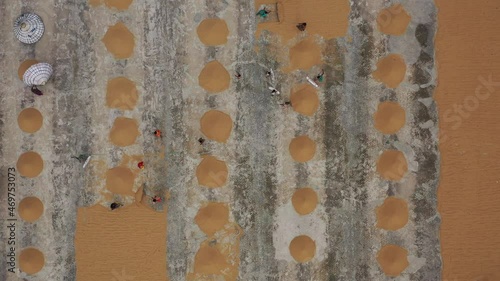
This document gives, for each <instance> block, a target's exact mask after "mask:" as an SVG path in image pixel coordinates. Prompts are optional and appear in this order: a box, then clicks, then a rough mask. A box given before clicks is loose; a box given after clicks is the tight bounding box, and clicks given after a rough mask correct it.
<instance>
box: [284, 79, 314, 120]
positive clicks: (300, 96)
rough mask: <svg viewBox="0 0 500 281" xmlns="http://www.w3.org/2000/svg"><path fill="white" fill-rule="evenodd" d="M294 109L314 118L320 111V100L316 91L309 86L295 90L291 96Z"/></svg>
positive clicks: (301, 86)
mask: <svg viewBox="0 0 500 281" xmlns="http://www.w3.org/2000/svg"><path fill="white" fill-rule="evenodd" d="M290 101H291V103H292V107H293V109H294V110H295V111H296V112H298V113H300V114H303V115H306V116H312V115H314V113H315V112H316V111H317V110H318V107H319V98H318V94H317V93H316V89H315V88H314V87H313V86H311V85H308V84H302V85H299V86H298V87H296V88H294V89H293V92H292V94H291V96H290Z"/></svg>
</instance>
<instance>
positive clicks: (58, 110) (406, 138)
mask: <svg viewBox="0 0 500 281" xmlns="http://www.w3.org/2000/svg"><path fill="white" fill-rule="evenodd" d="M385 2H386V1H382V0H378V1H354V2H353V3H351V13H350V16H349V27H348V31H347V35H346V36H344V37H339V38H336V39H331V40H324V39H321V38H317V37H315V38H316V39H315V40H317V41H318V42H320V43H321V46H322V48H323V50H324V51H323V65H322V66H318V67H316V69H315V70H318V69H320V68H323V69H324V70H325V73H326V79H325V83H324V84H322V85H321V88H320V89H319V90H318V96H319V100H320V105H319V108H318V110H317V112H316V113H315V114H314V115H313V116H312V117H308V116H303V115H300V114H297V113H296V112H294V111H293V110H292V109H283V108H281V107H280V106H279V105H278V103H279V102H282V101H283V100H286V99H287V97H288V96H289V93H290V89H291V88H292V87H293V85H295V84H298V83H305V82H306V81H305V79H304V78H305V76H306V75H311V73H310V72H306V71H304V72H301V71H294V72H291V73H283V72H280V71H277V83H278V85H280V87H281V91H282V96H283V97H276V96H274V97H273V96H271V95H270V94H269V90H268V85H267V83H266V78H265V72H266V71H267V70H268V68H269V67H272V68H273V69H275V70H276V69H281V68H282V67H283V65H281V64H282V63H283V61H282V60H281V58H282V57H283V53H285V54H286V53H287V52H288V49H287V48H289V47H290V46H288V45H286V44H285V45H283V46H284V47H283V46H281V45H279V44H276V43H277V42H279V38H278V37H277V36H274V35H270V34H269V33H266V32H265V31H264V32H263V37H262V38H261V39H260V40H255V39H254V31H255V29H256V20H255V9H254V6H253V3H252V2H251V1H206V3H205V2H193V1H180V0H172V1H160V0H156V1H139V0H135V1H133V3H132V5H131V6H130V8H129V9H128V10H126V11H123V12H119V11H117V10H112V9H107V8H105V7H104V6H98V7H90V6H89V4H88V3H86V2H85V1H68V0H47V1H44V2H43V3H42V2H41V1H28V0H24V1H15V2H12V3H10V2H8V3H7V1H2V2H1V3H0V14H1V15H2V17H1V18H0V21H1V25H0V26H1V27H0V58H1V59H0V71H1V73H0V77H1V78H0V86H1V88H2V95H0V116H1V122H0V126H1V127H0V134H1V138H0V139H1V150H0V155H1V156H2V157H1V162H0V167H1V169H2V173H1V174H2V187H3V186H6V185H7V184H5V185H4V183H7V178H6V177H5V175H6V173H7V169H8V168H9V167H15V166H16V162H17V160H18V157H19V156H20V155H21V154H22V153H24V152H25V151H30V150H34V151H36V152H37V153H39V154H40V155H41V157H42V159H43V161H44V169H43V172H42V173H41V174H40V175H39V176H38V177H35V178H25V177H21V175H20V174H19V173H17V179H16V185H17V186H18V189H17V191H16V198H17V199H18V200H17V202H18V203H19V201H20V199H22V198H24V197H27V196H36V197H38V198H40V200H41V201H42V202H43V204H44V206H45V210H44V214H43V215H42V217H41V218H40V219H39V220H38V221H36V222H35V223H28V222H24V221H22V220H21V219H19V220H18V222H17V234H16V239H17V248H18V253H17V254H18V257H19V254H20V251H19V250H20V249H22V248H25V247H35V248H37V249H39V250H40V251H41V252H43V254H44V256H45V267H44V268H43V269H42V270H41V271H40V272H39V273H37V274H35V275H33V276H28V275H26V273H23V272H17V273H16V274H12V273H9V272H7V271H6V268H5V267H4V266H3V265H4V264H5V259H6V257H5V256H4V255H2V256H1V257H0V263H1V264H2V267H1V268H0V280H9V281H12V280H75V279H76V275H77V266H79V265H77V264H76V263H75V246H74V236H75V230H76V218H77V210H78V207H86V206H92V205H94V204H105V203H109V202H110V200H111V199H110V198H109V195H107V194H106V193H105V192H104V190H105V180H103V178H102V175H101V173H102V171H103V170H106V169H110V168H112V167H114V166H116V165H118V163H121V162H122V160H123V158H124V157H125V155H143V156H144V161H145V163H146V165H148V163H153V162H154V163H155V164H154V165H152V164H150V166H147V167H146V169H145V170H144V172H142V173H141V175H140V176H138V181H137V182H142V183H145V186H146V193H149V194H151V193H152V192H157V193H158V192H162V191H168V193H169V195H170V198H169V199H168V201H167V202H166V206H168V215H167V221H168V227H167V230H166V232H167V238H166V239H167V249H168V250H167V257H166V258H167V264H166V265H165V270H167V271H168V276H169V278H170V280H185V279H186V278H187V276H188V274H189V273H190V272H192V271H193V270H192V267H193V259H194V256H195V254H196V252H197V251H198V248H199V247H200V243H201V242H203V241H204V239H205V238H203V237H204V234H203V233H202V232H201V231H200V230H199V228H198V226H197V225H196V224H195V221H194V217H195V216H196V214H197V212H198V209H199V208H200V206H201V205H202V204H203V203H204V202H206V201H218V202H225V203H228V204H229V207H230V213H231V220H232V221H234V222H236V223H237V224H238V225H239V226H240V227H241V229H242V232H243V235H242V236H241V238H240V245H239V250H240V252H239V259H240V264H239V267H238V280H287V281H288V280H390V279H391V278H390V277H388V276H386V275H385V274H384V272H383V271H382V270H381V268H380V266H379V263H378V262H377V255H379V254H380V253H379V250H380V249H381V248H382V247H384V246H386V245H388V244H395V245H398V246H400V247H402V248H404V249H406V250H407V251H408V257H407V259H408V263H409V265H408V267H406V268H405V267H403V269H404V271H403V272H402V273H401V274H400V275H399V277H397V279H398V280H438V279H440V276H441V259H440V248H439V239H438V227H439V223H440V219H439V215H438V214H437V211H436V188H437V184H438V176H439V169H438V167H439V154H438V151H437V137H438V131H437V111H436V107H435V104H434V101H433V99H432V94H433V91H434V87H435V83H436V82H435V81H436V74H435V63H434V49H433V45H434V43H433V38H434V33H435V29H436V10H435V7H434V4H433V1H431V0H425V1H424V0H419V1H402V4H403V6H404V8H405V9H406V11H407V12H408V14H410V15H411V22H410V24H409V25H408V28H407V29H406V32H405V33H404V34H403V35H401V36H388V35H386V34H383V33H381V32H380V31H378V30H377V15H378V13H379V12H380V11H381V10H382V9H383V8H385V7H388V6H389V4H387V3H385ZM27 11H33V12H36V13H37V14H39V15H40V16H41V17H42V18H43V20H44V22H45V26H46V31H45V34H44V37H43V38H42V40H41V41H40V42H38V43H37V44H36V45H34V46H23V45H21V44H20V43H19V42H18V41H17V40H16V39H15V38H14V36H13V34H12V31H11V29H12V23H13V22H14V20H15V19H16V18H17V17H18V16H19V15H20V14H21V13H22V12H27ZM210 17H219V18H222V19H224V20H225V21H226V23H227V25H228V27H229V30H230V35H229V38H228V42H227V43H226V44H225V45H223V46H221V47H207V46H205V45H203V44H202V43H201V42H200V41H199V39H198V37H197V35H196V27H197V26H198V24H199V23H200V22H201V21H202V20H203V19H205V18H210ZM117 21H122V22H124V23H125V25H126V26H127V27H128V29H129V30H130V31H131V33H132V34H133V35H134V37H135V48H134V51H133V52H134V53H133V55H132V57H131V58H129V59H125V60H123V59H122V60H116V59H115V58H113V56H112V55H111V54H110V53H109V52H108V51H107V50H106V48H105V46H104V44H103V42H102V41H101V39H102V38H103V36H104V34H105V33H106V30H107V29H108V26H112V25H114V24H115V23H116V22H117ZM255 45H257V46H258V47H259V51H258V52H256V50H255V48H254V47H255ZM280 46H281V47H280ZM390 53H396V54H399V55H400V56H401V57H402V58H404V62H405V64H406V75H405V76H404V80H403V81H402V83H401V84H399V86H398V87H397V88H396V89H390V88H388V87H386V86H384V84H383V83H380V82H378V81H377V80H375V79H374V76H372V72H373V71H374V70H375V69H376V68H377V62H379V60H380V59H382V58H383V57H385V56H387V55H388V54H390ZM31 58H36V59H37V60H39V61H44V62H49V63H51V64H52V65H53V66H54V77H53V79H52V80H51V81H50V82H49V83H48V85H47V86H45V87H44V88H43V89H44V91H45V95H44V96H42V97H38V96H34V95H33V94H31V93H30V92H29V89H27V88H26V87H24V86H23V84H22V82H21V81H20V80H19V79H18V77H17V69H18V66H19V65H20V63H21V62H23V61H24V60H26V59H31ZM214 59H217V60H218V61H219V62H221V63H222V64H223V65H224V66H225V68H226V69H227V70H228V71H229V73H230V75H231V78H232V79H231V80H232V81H231V83H230V88H229V90H226V91H223V92H222V93H221V94H219V95H209V94H207V93H206V91H205V90H203V89H202V88H201V87H200V86H199V85H198V75H199V73H200V71H201V70H202V68H203V65H204V64H206V63H207V62H209V61H212V60H214ZM389 68H390V67H389ZM236 70H238V71H239V72H240V73H241V75H242V78H241V79H239V80H238V79H235V78H233V75H234V73H235V71H236ZM390 72H391V71H390V70H389V74H387V75H389V76H390V77H389V78H390V79H393V78H394V77H393V76H392V74H391V73H390ZM116 76H126V77H127V78H129V79H130V80H132V81H134V82H135V83H136V84H137V88H138V92H139V100H138V102H137V106H135V107H134V108H133V109H132V110H129V111H121V110H118V109H109V108H108V107H107V106H106V103H105V101H106V90H105V89H106V84H107V81H108V79H111V78H114V77H116ZM396 76H397V75H396ZM396 80H397V78H396ZM389 83H391V82H389ZM283 98H284V99H283ZM383 101H397V102H398V103H399V104H400V105H401V107H402V108H404V110H405V113H406V123H405V126H404V127H403V128H402V129H401V130H399V131H398V132H397V134H393V135H383V134H382V133H380V132H379V131H378V130H376V129H375V127H374V121H373V118H372V116H373V114H374V113H375V112H376V110H377V107H378V105H379V103H380V102H383ZM27 107H36V108H37V109H38V110H40V112H42V114H43V117H44V123H43V127H42V129H41V130H40V131H38V132H36V133H35V134H26V133H23V132H22V131H21V130H20V129H19V127H18V124H17V121H16V120H17V116H18V114H19V113H20V112H21V110H22V109H24V108H27ZM209 109H217V110H221V111H224V112H226V113H227V114H229V115H230V116H231V118H232V120H233V130H232V132H231V136H230V138H229V139H228V141H227V142H226V143H224V144H221V143H217V142H214V141H207V143H206V144H205V145H204V146H203V148H201V147H200V145H199V144H198V142H197V139H198V138H199V137H201V136H202V133H201V132H200V130H199V120H200V118H201V117H202V115H203V114H204V113H205V112H206V111H207V110H209ZM118 116H125V117H131V118H135V119H136V120H138V122H139V132H140V133H141V135H140V136H139V137H138V138H137V140H136V143H135V144H134V145H132V146H128V147H125V148H122V147H117V146H114V145H113V144H111V143H110V142H109V141H108V140H109V132H110V129H111V127H112V125H113V121H114V119H115V118H116V117H118ZM157 128H159V129H161V130H162V131H163V132H164V137H163V138H162V139H161V143H158V140H157V139H156V138H154V136H152V131H153V130H155V129H157ZM300 135H308V136H309V137H310V138H311V139H313V140H314V142H315V143H316V153H315V156H314V158H313V159H312V160H310V161H308V162H306V163H297V162H294V161H293V159H292V158H291V157H290V153H289V151H288V146H289V143H290V141H291V140H292V139H293V138H294V137H296V136H300ZM162 148H165V158H164V161H158V160H157V159H158V154H161V151H162ZM389 149H395V150H399V151H401V152H402V153H403V155H404V157H405V159H406V166H407V169H408V172H406V173H401V169H402V168H401V167H400V166H398V165H397V164H400V162H398V161H395V162H394V163H392V162H391V161H389V163H386V165H383V166H384V167H386V168H379V170H378V171H377V167H376V166H377V165H376V163H377V160H378V159H379V156H380V155H381V154H382V152H383V151H384V150H389ZM86 152H90V153H94V154H99V155H96V156H95V158H94V159H95V161H93V162H92V163H91V165H90V166H89V167H87V169H86V170H83V169H82V167H81V165H80V164H79V163H77V162H76V161H75V160H74V159H71V158H70V157H71V156H73V155H78V154H80V153H86ZM202 154H212V155H215V156H216V157H217V158H219V159H222V160H224V161H225V162H226V164H227V166H228V170H229V177H228V180H227V183H226V184H225V185H224V187H222V188H217V189H208V188H204V187H200V186H199V185H198V182H197V179H196V176H195V171H196V167H197V165H198V163H199V162H200V161H201V156H200V155H202ZM160 158H161V157H160ZM148 160H149V162H148ZM393 164H395V165H393ZM403 170H404V169H403ZM379 172H380V173H382V174H384V173H385V175H386V177H389V178H391V177H394V176H395V177H396V178H395V179H396V180H395V181H389V180H385V179H384V178H382V177H381V176H380V174H379ZM403 172H404V171H403ZM394 174H396V175H394ZM399 174H401V176H403V177H402V179H399V176H398V175H399ZM306 186H309V187H312V188H313V189H314V190H315V191H316V193H317V194H318V197H319V203H318V207H317V208H316V210H315V211H314V212H313V213H312V214H309V215H307V216H298V215H297V214H296V213H295V211H294V209H293V207H292V206H291V198H292V195H293V191H294V190H295V189H296V188H300V187H306ZM134 188H135V189H136V188H137V186H135V187H134ZM0 196H1V197H0V198H1V201H0V203H1V204H0V207H1V208H2V212H1V213H0V214H1V215H0V216H1V218H2V220H3V219H5V218H6V216H7V214H6V213H5V212H4V209H7V195H6V191H5V190H3V189H2V193H1V195H0ZM387 196H396V197H399V198H402V199H404V200H405V201H406V202H407V204H408V208H409V221H408V223H407V224H406V225H405V226H404V227H403V228H401V229H399V230H397V231H386V230H382V229H380V228H379V227H377V218H376V211H375V209H376V207H378V206H380V205H382V203H383V202H384V199H386V198H387ZM120 198H121V197H120ZM121 199H122V200H123V201H126V202H131V201H132V198H128V197H123V198H121ZM5 223H6V222H5ZM7 234H8V233H7V232H1V234H0V248H1V249H2V251H3V249H7V245H6V242H7ZM302 234H305V235H308V236H310V237H311V238H312V239H313V240H314V241H315V243H316V252H315V256H314V258H313V259H312V260H311V261H310V262H307V263H302V264H300V263H297V262H296V261H295V260H294V259H293V258H292V257H291V255H290V252H289V250H288V245H289V243H290V241H291V240H292V239H293V237H295V236H297V235H302ZM200 237H202V238H200ZM145 239H147V237H146V238H145ZM389 252H390V251H389ZM402 260H404V257H401V256H400V255H396V254H394V252H392V254H391V253H389V255H388V257H387V256H386V257H385V262H387V263H389V265H386V266H387V267H389V268H385V270H386V271H391V269H392V270H395V271H398V268H399V267H400V266H401V263H403V264H404V261H402ZM391 267H392V268H391ZM394 268H396V269H394ZM204 280H205V279H204ZM210 280H219V279H210ZM82 281H85V280H82Z"/></svg>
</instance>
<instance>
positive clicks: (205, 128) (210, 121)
mask: <svg viewBox="0 0 500 281" xmlns="http://www.w3.org/2000/svg"><path fill="white" fill-rule="evenodd" d="M200 127H201V132H202V133H203V134H204V135H205V136H206V137H207V138H208V139H211V140H215V141H218V142H222V143H225V142H226V141H227V139H228V138H229V135H230V134H231V131H232V129H233V120H232V119H231V116H229V115H228V114H226V113H224V112H222V111H219V110H210V111H207V112H206V113H205V114H203V116H202V117H201V119H200Z"/></svg>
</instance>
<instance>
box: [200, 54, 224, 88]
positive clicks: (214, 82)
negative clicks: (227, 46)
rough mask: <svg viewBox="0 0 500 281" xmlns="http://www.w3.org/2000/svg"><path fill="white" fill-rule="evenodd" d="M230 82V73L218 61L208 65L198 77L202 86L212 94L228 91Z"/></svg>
mask: <svg viewBox="0 0 500 281" xmlns="http://www.w3.org/2000/svg"><path fill="white" fill-rule="evenodd" d="M230 80H231V77H230V76H229V72H227V70H226V68H224V66H223V65H222V64H221V63H220V62H218V61H216V60H214V61H211V62H209V63H207V64H206V65H205V67H204V68H203V69H202V70H201V72H200V75H199V76H198V83H199V84H200V86H201V87H202V88H203V89H205V90H206V91H207V92H210V93H212V94H216V93H219V92H222V91H224V90H227V89H228V88H229V82H230Z"/></svg>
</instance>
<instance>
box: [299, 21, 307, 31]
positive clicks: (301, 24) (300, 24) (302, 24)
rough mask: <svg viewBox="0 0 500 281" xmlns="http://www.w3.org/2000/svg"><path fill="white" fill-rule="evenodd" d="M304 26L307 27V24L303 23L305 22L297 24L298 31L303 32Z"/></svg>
mask: <svg viewBox="0 0 500 281" xmlns="http://www.w3.org/2000/svg"><path fill="white" fill-rule="evenodd" d="M306 26H307V23H305V22H301V23H299V24H297V28H298V29H299V30H300V31H305V30H306Z"/></svg>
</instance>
